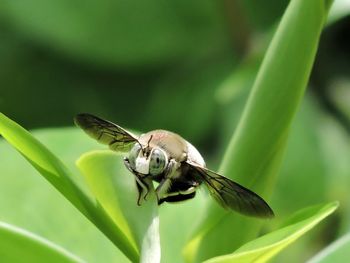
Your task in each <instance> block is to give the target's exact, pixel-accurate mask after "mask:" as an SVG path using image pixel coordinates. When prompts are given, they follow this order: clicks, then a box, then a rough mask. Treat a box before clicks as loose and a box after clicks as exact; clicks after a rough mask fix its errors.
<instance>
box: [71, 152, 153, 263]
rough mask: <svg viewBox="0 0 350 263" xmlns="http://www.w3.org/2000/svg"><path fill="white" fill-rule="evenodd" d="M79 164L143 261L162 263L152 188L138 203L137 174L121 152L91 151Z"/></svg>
mask: <svg viewBox="0 0 350 263" xmlns="http://www.w3.org/2000/svg"><path fill="white" fill-rule="evenodd" d="M77 166H78V167H79V169H80V170H81V171H82V174H83V175H84V177H85V180H86V182H87V184H88V186H89V187H90V189H91V191H92V193H93V194H94V196H95V197H96V199H97V201H98V202H99V204H100V205H101V206H102V207H103V208H104V209H105V210H106V212H107V213H108V214H109V215H110V216H111V218H112V219H113V221H114V222H115V224H116V225H118V226H119V228H120V229H121V230H122V231H123V233H124V234H125V235H126V236H127V237H128V238H129V240H132V241H133V244H135V245H136V246H137V247H138V250H139V251H140V262H160V240H159V218H158V206H157V201H156V196H155V194H154V191H153V189H151V190H150V193H149V194H148V196H147V200H146V201H144V202H143V204H142V206H138V205H137V195H138V193H137V190H136V187H135V179H134V176H133V175H132V174H131V173H130V172H129V171H128V170H127V169H126V168H125V167H124V164H123V160H122V157H121V155H120V154H117V153H114V152H111V151H92V152H88V153H86V154H84V155H82V156H81V158H80V159H79V160H78V161H77Z"/></svg>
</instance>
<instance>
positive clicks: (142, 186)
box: [134, 174, 149, 206]
mask: <svg viewBox="0 0 350 263" xmlns="http://www.w3.org/2000/svg"><path fill="white" fill-rule="evenodd" d="M134 175H135V181H136V186H137V190H138V193H139V194H138V198H137V205H139V206H140V205H141V203H142V202H141V200H142V199H143V200H145V201H146V200H147V199H146V197H147V195H148V193H149V184H148V183H149V182H148V181H146V180H144V178H141V176H140V175H138V174H134ZM144 191H145V192H144Z"/></svg>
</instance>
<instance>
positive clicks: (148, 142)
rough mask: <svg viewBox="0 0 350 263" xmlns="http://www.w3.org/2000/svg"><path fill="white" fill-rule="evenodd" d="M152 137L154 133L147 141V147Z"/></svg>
mask: <svg viewBox="0 0 350 263" xmlns="http://www.w3.org/2000/svg"><path fill="white" fill-rule="evenodd" d="M152 138H153V134H152V135H151V137H149V140H148V142H147V148H148V147H149V143H150V142H151V140H152Z"/></svg>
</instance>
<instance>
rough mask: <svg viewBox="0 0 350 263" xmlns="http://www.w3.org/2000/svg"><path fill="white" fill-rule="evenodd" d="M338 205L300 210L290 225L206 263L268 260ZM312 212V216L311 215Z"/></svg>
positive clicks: (335, 203)
mask: <svg viewBox="0 0 350 263" xmlns="http://www.w3.org/2000/svg"><path fill="white" fill-rule="evenodd" d="M337 207H338V203H337V202H333V203H328V204H326V205H318V206H315V207H311V208H308V209H303V211H301V212H298V213H297V214H296V216H295V217H294V219H292V220H290V223H291V224H289V225H288V226H285V227H283V228H281V229H279V230H276V231H274V232H271V233H269V234H266V235H264V236H262V237H259V238H257V239H255V240H253V241H251V242H249V243H247V244H245V245H243V246H242V247H240V248H239V249H237V250H236V251H235V252H234V253H232V254H230V255H224V256H219V257H216V258H212V259H209V260H207V261H205V263H225V262H253V261H256V260H258V261H259V262H266V261H268V260H269V259H271V258H272V257H273V256H275V255H276V254H277V253H278V252H280V251H281V250H282V249H284V248H285V247H287V246H288V245H290V244H291V243H293V242H294V241H295V240H297V239H298V238H299V237H301V236H302V235H303V234H305V233H306V232H307V231H309V230H310V229H312V228H313V227H314V226H316V225H317V224H318V223H319V222H320V221H322V220H323V219H324V218H325V217H327V216H328V215H330V214H331V213H333V212H334V211H335V209H336V208H337ZM310 214H311V216H310Z"/></svg>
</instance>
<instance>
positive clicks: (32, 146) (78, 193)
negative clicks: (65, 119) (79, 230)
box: [0, 113, 139, 261]
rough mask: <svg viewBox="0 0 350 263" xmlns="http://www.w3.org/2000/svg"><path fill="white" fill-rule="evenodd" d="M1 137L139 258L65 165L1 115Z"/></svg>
mask: <svg viewBox="0 0 350 263" xmlns="http://www.w3.org/2000/svg"><path fill="white" fill-rule="evenodd" d="M0 134H1V135H2V136H3V137H4V138H5V139H6V140H7V141H8V142H9V143H10V144H11V145H12V146H13V147H14V148H16V150H18V151H19V152H20V153H21V154H22V155H23V156H24V157H25V158H26V159H27V160H28V161H29V162H30V163H31V164H32V166H33V167H34V168H35V169H36V170H38V171H39V173H40V174H41V175H42V176H43V177H44V178H45V179H46V180H48V181H49V182H50V183H51V184H52V185H53V186H54V187H55V188H56V189H57V190H58V191H59V192H60V193H61V194H62V195H63V196H65V197H66V198H67V199H68V200H69V201H70V202H71V203H72V204H73V205H74V206H75V207H76V208H77V209H78V210H79V211H80V212H81V213H82V214H83V215H84V216H85V217H87V218H88V219H89V220H90V221H91V222H92V223H93V224H95V225H96V226H97V227H98V228H99V229H100V230H101V231H102V232H103V233H104V234H105V235H106V236H107V237H108V238H109V239H110V240H111V241H112V242H113V243H114V244H115V245H116V246H117V247H119V248H120V250H121V251H122V252H123V253H124V254H125V255H126V256H127V257H129V258H130V260H132V261H137V260H138V258H139V255H138V251H137V250H135V248H134V247H133V245H132V244H131V243H130V241H129V239H128V238H127V237H126V236H125V235H124V233H123V232H122V231H121V230H120V229H119V228H118V227H117V226H116V225H114V224H113V222H112V220H111V218H110V217H109V216H108V215H107V214H106V213H105V211H104V210H103V209H101V208H100V207H98V206H96V204H95V203H94V201H93V200H91V199H90V198H88V196H87V195H86V194H85V193H84V192H83V191H82V190H81V189H80V188H79V187H78V186H77V185H76V184H75V183H74V181H73V180H72V179H71V178H72V175H71V174H70V172H69V171H68V169H67V168H66V167H65V166H64V165H63V164H62V162H61V161H60V160H59V159H58V158H57V157H56V156H55V155H54V154H52V153H51V152H50V151H49V150H48V149H47V148H46V147H45V146H44V145H43V144H41V143H40V142H39V141H38V140H36V139H35V138H34V137H33V136H32V135H31V134H30V133H29V132H28V131H26V130H25V129H24V128H22V127H21V126H20V125H18V124H17V123H15V122H14V121H12V120H11V119H9V118H7V117H6V116H5V115H4V114H2V113H0Z"/></svg>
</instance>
